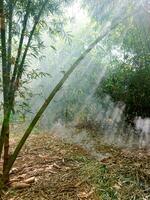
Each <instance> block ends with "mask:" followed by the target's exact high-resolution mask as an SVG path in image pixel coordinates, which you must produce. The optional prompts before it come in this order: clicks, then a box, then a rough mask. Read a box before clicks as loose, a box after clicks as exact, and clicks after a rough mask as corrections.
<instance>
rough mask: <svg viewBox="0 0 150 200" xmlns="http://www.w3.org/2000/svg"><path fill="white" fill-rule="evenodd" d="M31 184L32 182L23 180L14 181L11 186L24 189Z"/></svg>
mask: <svg viewBox="0 0 150 200" xmlns="http://www.w3.org/2000/svg"><path fill="white" fill-rule="evenodd" d="M30 186H31V185H30V184H27V183H23V182H20V183H17V182H16V183H15V182H14V183H12V184H11V187H12V188H14V189H24V188H27V187H30Z"/></svg>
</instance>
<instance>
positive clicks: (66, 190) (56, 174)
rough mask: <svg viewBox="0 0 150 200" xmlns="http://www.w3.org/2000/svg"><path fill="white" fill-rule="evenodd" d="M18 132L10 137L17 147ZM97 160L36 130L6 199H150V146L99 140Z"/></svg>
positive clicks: (20, 160)
mask: <svg viewBox="0 0 150 200" xmlns="http://www.w3.org/2000/svg"><path fill="white" fill-rule="evenodd" d="M19 138H20V136H14V135H13V136H12V139H11V146H12V148H13V147H14V146H15V144H16V143H17V141H18V140H19ZM97 149H98V151H99V152H102V153H109V155H111V156H109V157H106V158H103V159H101V160H97V159H96V158H94V157H93V156H91V155H90V152H87V151H86V150H84V149H83V148H82V147H80V146H79V145H73V144H69V143H66V142H65V141H63V140H61V139H60V138H58V137H56V136H54V135H53V134H47V133H45V134H44V133H43V134H34V135H32V136H31V137H30V138H29V139H28V141H27V143H26V144H25V146H24V148H23V150H22V151H21V153H20V155H19V157H18V158H17V161H16V163H15V165H14V167H13V169H12V170H11V176H10V186H11V187H10V188H9V189H8V190H7V191H4V195H3V196H2V200H54V199H55V200H84V199H85V200H115V199H116V200H117V199H118V200H149V199H150V151H149V150H144V149H143V150H128V149H119V148H114V147H112V146H105V145H100V146H99V147H97Z"/></svg>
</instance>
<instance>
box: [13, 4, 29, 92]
mask: <svg viewBox="0 0 150 200" xmlns="http://www.w3.org/2000/svg"><path fill="white" fill-rule="evenodd" d="M30 4H31V0H29V1H28V3H27V7H26V13H25V15H24V20H23V28H22V32H21V37H20V41H19V47H18V53H17V57H16V62H15V66H14V71H13V75H12V80H11V86H10V92H11V91H12V89H13V86H14V82H15V79H16V74H17V70H18V67H19V66H18V64H19V61H20V57H21V53H22V46H23V41H24V36H25V31H26V27H27V21H28V18H29V14H30Z"/></svg>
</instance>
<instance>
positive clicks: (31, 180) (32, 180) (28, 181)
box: [24, 177, 36, 183]
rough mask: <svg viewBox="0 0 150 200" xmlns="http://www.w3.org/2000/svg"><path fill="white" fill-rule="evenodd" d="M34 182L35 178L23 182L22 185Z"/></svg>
mask: <svg viewBox="0 0 150 200" xmlns="http://www.w3.org/2000/svg"><path fill="white" fill-rule="evenodd" d="M35 181H36V179H35V177H30V178H28V179H26V180H24V183H34V182H35Z"/></svg>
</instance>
